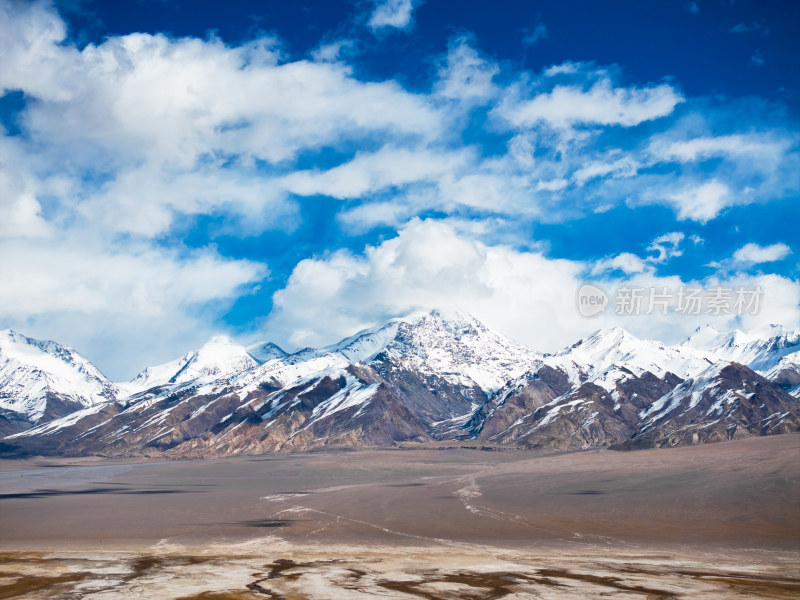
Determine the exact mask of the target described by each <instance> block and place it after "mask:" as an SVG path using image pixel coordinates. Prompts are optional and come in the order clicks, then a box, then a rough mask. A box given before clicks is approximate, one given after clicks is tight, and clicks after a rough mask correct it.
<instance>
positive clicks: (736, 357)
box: [681, 325, 800, 373]
mask: <svg viewBox="0 0 800 600" xmlns="http://www.w3.org/2000/svg"><path fill="white" fill-rule="evenodd" d="M714 332H716V334H714ZM681 346H682V347H689V348H694V349H698V350H702V351H704V352H707V353H708V354H709V355H710V356H711V357H713V358H714V359H716V360H725V361H731V362H738V363H741V364H743V365H747V366H748V367H750V368H751V369H753V370H754V371H757V372H759V373H766V372H768V371H770V370H771V369H773V368H774V367H775V366H776V365H778V363H780V362H781V361H782V359H784V357H790V362H797V363H800V354H798V353H800V331H796V330H791V329H787V328H784V327H782V326H780V325H770V326H768V327H765V328H761V329H757V330H754V331H751V332H747V333H745V332H743V331H740V330H738V329H736V330H733V331H731V332H727V333H720V332H718V331H716V330H714V331H713V332H712V331H710V330H709V329H705V328H704V329H702V330H698V331H696V332H695V334H694V335H692V336H691V337H689V339H687V340H686V341H685V342H683V344H681ZM792 356H794V359H792V358H791V357H792ZM784 362H785V361H784Z"/></svg>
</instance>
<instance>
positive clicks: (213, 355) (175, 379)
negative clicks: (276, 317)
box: [117, 336, 277, 395]
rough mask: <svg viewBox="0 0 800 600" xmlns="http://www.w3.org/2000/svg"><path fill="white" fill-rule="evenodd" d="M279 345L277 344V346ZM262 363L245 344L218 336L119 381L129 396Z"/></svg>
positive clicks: (212, 378)
mask: <svg viewBox="0 0 800 600" xmlns="http://www.w3.org/2000/svg"><path fill="white" fill-rule="evenodd" d="M276 348H277V346H276ZM257 364H259V361H257V360H256V359H255V358H254V357H253V356H252V355H251V354H250V353H249V352H248V351H247V349H246V348H245V347H244V346H240V345H239V344H236V343H234V342H233V341H231V339H230V338H228V337H227V336H215V337H213V338H211V340H209V341H208V342H207V343H206V344H204V345H203V347H202V348H200V349H199V350H196V351H194V352H190V353H188V354H186V355H185V356H182V357H181V358H178V359H175V360H172V361H170V362H167V363H164V364H161V365H157V366H154V367H147V368H146V369H145V370H144V371H142V372H141V373H139V374H138V375H137V376H136V377H134V378H133V379H132V380H131V381H129V382H127V383H121V384H117V385H118V387H119V388H120V389H121V390H122V392H123V393H124V394H126V395H133V394H137V393H139V392H142V391H145V390H148V389H151V388H154V387H160V386H165V385H169V384H182V383H188V382H193V381H196V380H214V379H219V378H220V377H225V376H228V375H233V374H234V373H239V372H240V371H245V370H247V369H250V368H251V367H255V366H256V365H257Z"/></svg>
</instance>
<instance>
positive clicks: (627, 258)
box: [591, 252, 648, 275]
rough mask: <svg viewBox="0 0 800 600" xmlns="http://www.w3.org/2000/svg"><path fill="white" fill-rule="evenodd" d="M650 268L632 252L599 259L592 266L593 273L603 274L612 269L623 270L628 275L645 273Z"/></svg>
mask: <svg viewBox="0 0 800 600" xmlns="http://www.w3.org/2000/svg"><path fill="white" fill-rule="evenodd" d="M647 269H648V265H647V263H646V262H645V261H644V260H642V259H641V258H640V257H638V256H636V255H635V254H632V253H631V252H623V253H621V254H618V255H617V256H614V257H612V258H604V259H602V260H599V261H597V262H596V263H595V264H594V266H593V267H592V270H591V274H592V275H601V274H603V273H608V272H611V271H616V270H619V271H622V272H623V273H625V274H626V275H630V274H632V273H644V272H645V271H646V270H647Z"/></svg>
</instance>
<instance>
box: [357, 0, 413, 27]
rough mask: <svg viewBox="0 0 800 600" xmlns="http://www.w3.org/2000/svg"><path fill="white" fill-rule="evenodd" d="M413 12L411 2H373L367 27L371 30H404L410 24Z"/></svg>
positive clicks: (382, 0) (391, 0) (402, 0)
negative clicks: (373, 5)
mask: <svg viewBox="0 0 800 600" xmlns="http://www.w3.org/2000/svg"><path fill="white" fill-rule="evenodd" d="M413 12H414V2H413V1H412V0H375V8H374V9H373V11H372V15H371V16H370V18H369V22H368V25H369V26H370V28H371V29H373V30H381V29H385V28H387V27H391V28H394V29H405V28H406V27H408V26H409V25H410V24H411V23H412V15H413Z"/></svg>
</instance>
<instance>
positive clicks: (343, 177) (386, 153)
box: [281, 146, 468, 198]
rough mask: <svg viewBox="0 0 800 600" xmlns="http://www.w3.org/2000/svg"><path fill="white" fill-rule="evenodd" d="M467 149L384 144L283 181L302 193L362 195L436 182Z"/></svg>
mask: <svg viewBox="0 0 800 600" xmlns="http://www.w3.org/2000/svg"><path fill="white" fill-rule="evenodd" d="M467 159H468V153H467V152H460V153H446V152H441V151H440V152H433V151H430V150H425V149H423V150H416V151H414V150H406V149H400V148H392V147H389V146H384V147H383V148H381V149H380V150H378V151H377V152H374V153H371V154H367V153H359V154H357V155H356V156H355V158H353V160H351V161H349V162H347V163H345V164H343V165H340V166H338V167H334V168H332V169H329V170H327V171H295V172H294V173H292V174H291V175H288V176H287V177H286V178H284V179H283V180H282V182H281V185H282V186H285V188H286V189H287V190H289V191H290V192H292V193H293V194H298V195H301V196H312V195H315V194H324V195H326V196H331V197H333V198H359V197H361V196H364V195H367V194H372V193H375V192H377V191H380V190H382V189H384V188H387V187H390V186H401V185H404V184H408V183H413V182H420V181H436V180H437V179H438V178H439V177H441V176H442V175H443V174H444V173H448V172H452V171H455V170H457V169H458V168H459V167H460V166H462V165H463V164H465V162H466V161H467Z"/></svg>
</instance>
